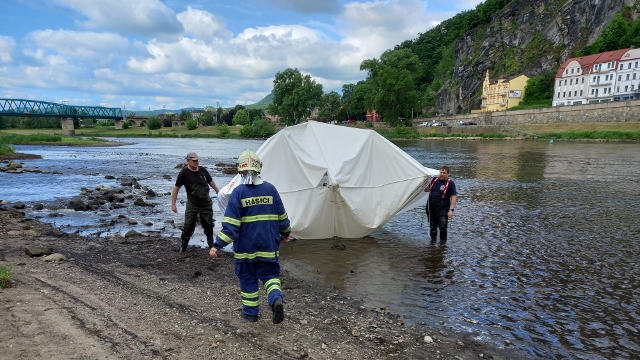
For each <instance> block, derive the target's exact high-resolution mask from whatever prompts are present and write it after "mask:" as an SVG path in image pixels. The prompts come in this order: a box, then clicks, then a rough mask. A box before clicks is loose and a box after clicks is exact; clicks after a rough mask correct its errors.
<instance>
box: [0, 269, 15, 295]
mask: <svg viewBox="0 0 640 360" xmlns="http://www.w3.org/2000/svg"><path fill="white" fill-rule="evenodd" d="M12 277H13V267H12V266H0V289H6V288H9V287H11V278H12Z"/></svg>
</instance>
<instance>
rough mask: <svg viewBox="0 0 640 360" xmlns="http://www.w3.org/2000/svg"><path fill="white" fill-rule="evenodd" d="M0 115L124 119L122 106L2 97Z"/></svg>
mask: <svg viewBox="0 0 640 360" xmlns="http://www.w3.org/2000/svg"><path fill="white" fill-rule="evenodd" d="M0 116H30V117H36V116H37V117H57V118H74V119H114V120H119V119H122V118H123V116H122V110H121V109H120V108H107V107H102V106H76V105H67V104H57V103H52V102H46V101H35V100H23V99H0Z"/></svg>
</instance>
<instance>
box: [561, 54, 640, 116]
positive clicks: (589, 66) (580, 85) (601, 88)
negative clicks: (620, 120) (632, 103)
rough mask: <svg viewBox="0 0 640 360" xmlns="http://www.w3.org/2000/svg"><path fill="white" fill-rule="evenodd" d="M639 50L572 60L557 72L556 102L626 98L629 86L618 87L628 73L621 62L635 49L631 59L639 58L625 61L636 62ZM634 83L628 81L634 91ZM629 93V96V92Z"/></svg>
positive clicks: (585, 101) (639, 74) (601, 100)
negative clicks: (622, 70)
mask: <svg viewBox="0 0 640 360" xmlns="http://www.w3.org/2000/svg"><path fill="white" fill-rule="evenodd" d="M635 50H636V49H622V50H614V51H607V52H603V53H600V54H593V55H588V56H582V57H578V58H571V59H568V60H567V61H565V62H564V64H562V66H561V67H560V68H559V69H558V72H557V73H556V81H555V86H554V92H553V103H552V105H553V106H564V105H580V104H589V103H591V104H593V103H600V102H608V101H617V100H622V97H623V96H621V94H622V92H623V91H624V89H625V87H624V85H622V86H621V87H620V88H618V86H619V85H620V84H619V82H620V80H622V79H626V73H625V74H624V75H623V74H622V73H619V70H618V65H620V69H622V63H621V59H623V57H624V56H625V55H626V54H627V53H629V52H630V51H634V55H629V56H627V58H630V57H631V56H635V57H634V58H633V60H632V59H628V60H624V61H625V63H632V62H635V61H636V59H637V61H640V52H638V53H637V54H636V53H635ZM633 66H635V64H633ZM628 70H629V68H628V65H625V71H628ZM637 71H638V75H636V76H637V77H638V80H637V81H636V83H635V84H634V85H635V90H638V85H639V83H638V81H640V68H638V70H637ZM633 76H634V75H632V74H630V75H629V79H630V81H632V80H633ZM618 79H620V80H618ZM631 85H632V84H630V83H629V84H627V90H628V91H631V90H630V89H631ZM625 96H627V98H628V96H629V95H628V94H627V95H625Z"/></svg>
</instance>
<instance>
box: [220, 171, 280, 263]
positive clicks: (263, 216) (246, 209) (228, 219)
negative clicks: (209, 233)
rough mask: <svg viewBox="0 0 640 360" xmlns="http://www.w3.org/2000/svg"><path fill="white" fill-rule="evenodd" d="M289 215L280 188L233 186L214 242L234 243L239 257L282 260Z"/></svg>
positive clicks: (265, 185)
mask: <svg viewBox="0 0 640 360" xmlns="http://www.w3.org/2000/svg"><path fill="white" fill-rule="evenodd" d="M290 232H291V227H290V223H289V218H288V216H287V213H286V211H285V209H284V205H283V204H282V200H281V199H280V194H278V191H277V190H276V188H275V187H274V186H273V185H272V184H270V183H268V182H266V181H265V182H263V183H262V184H260V185H245V184H243V185H239V186H238V187H237V188H235V189H234V190H233V192H232V193H231V196H230V198H229V204H228V205H227V209H226V211H225V213H224V217H223V218H222V230H221V231H220V232H219V233H218V236H217V237H216V241H215V244H214V246H215V247H216V248H222V247H224V246H226V245H227V244H231V243H233V251H234V253H235V259H236V261H240V262H242V261H249V262H250V261H256V260H261V261H278V256H279V249H280V242H281V241H282V239H283V237H284V236H289V233H290Z"/></svg>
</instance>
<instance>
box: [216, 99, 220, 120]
mask: <svg viewBox="0 0 640 360" xmlns="http://www.w3.org/2000/svg"><path fill="white" fill-rule="evenodd" d="M219 108H220V102H219V101H216V125H218V109H219Z"/></svg>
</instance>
